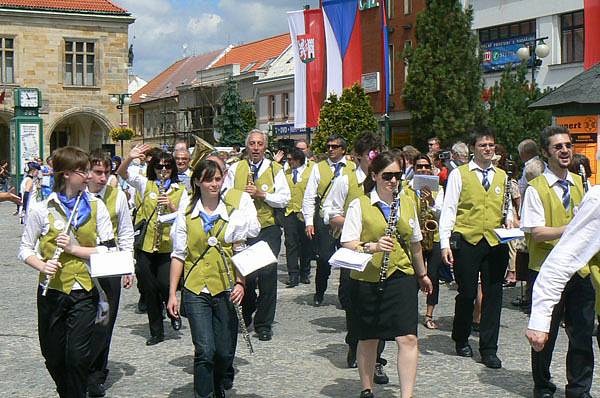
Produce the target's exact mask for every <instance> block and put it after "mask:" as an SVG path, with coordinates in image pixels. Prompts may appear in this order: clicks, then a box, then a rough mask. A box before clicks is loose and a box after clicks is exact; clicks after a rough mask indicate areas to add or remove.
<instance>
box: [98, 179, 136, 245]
mask: <svg viewBox="0 0 600 398" xmlns="http://www.w3.org/2000/svg"><path fill="white" fill-rule="evenodd" d="M115 189H117V203H116V205H115V211H116V212H117V218H118V219H119V225H117V244H118V246H119V250H121V251H128V252H133V223H132V221H131V212H130V211H129V206H128V204H127V197H126V196H125V193H124V192H123V191H121V190H120V189H118V188H115ZM90 194H91V195H94V196H96V197H98V196H99V199H102V201H104V195H106V185H105V186H104V187H103V188H102V189H101V190H100V191H99V192H97V193H91V192H90ZM109 214H110V213H109Z"/></svg>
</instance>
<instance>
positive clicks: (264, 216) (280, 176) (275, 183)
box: [224, 130, 291, 341]
mask: <svg viewBox="0 0 600 398" xmlns="http://www.w3.org/2000/svg"><path fill="white" fill-rule="evenodd" d="M267 145H268V135H267V133H265V132H264V131H261V130H252V131H251V132H250V133H249V134H248V137H246V151H247V154H248V160H247V161H246V160H242V161H239V162H237V163H234V164H233V165H232V166H231V167H230V168H229V170H228V173H227V178H226V180H225V184H224V186H225V188H227V189H228V188H230V187H233V188H235V189H237V190H240V191H244V192H246V193H248V194H250V196H251V197H252V198H253V199H254V205H255V207H256V212H257V213H258V221H259V222H260V226H261V230H260V233H259V234H258V236H257V237H256V238H252V239H249V240H248V244H250V245H252V244H254V243H256V242H258V241H261V240H262V241H265V242H267V243H268V244H269V247H270V248H271V251H272V252H273V254H274V255H275V258H277V257H278V256H279V250H280V248H281V228H280V226H279V225H277V222H276V220H275V209H283V208H285V207H286V206H287V204H288V202H289V201H290V197H291V193H290V188H289V186H288V184H287V182H286V179H285V175H284V173H283V168H282V167H281V165H280V164H279V163H277V162H272V161H271V160H269V159H265V150H266V149H267ZM257 286H258V291H259V296H258V297H257V296H256V287H257ZM276 305H277V264H276V263H274V264H271V265H269V266H267V267H265V268H262V269H260V270H258V271H256V272H255V273H253V274H251V275H248V276H247V277H246V291H245V293H244V301H243V304H242V307H243V310H244V320H245V322H246V325H249V324H250V323H251V322H252V315H253V314H254V313H255V312H256V314H255V315H254V330H256V333H257V334H258V338H259V339H260V340H261V341H268V340H271V338H272V335H273V331H272V325H273V321H274V320H275V308H276Z"/></svg>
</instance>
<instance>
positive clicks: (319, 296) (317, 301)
mask: <svg viewBox="0 0 600 398" xmlns="http://www.w3.org/2000/svg"><path fill="white" fill-rule="evenodd" d="M313 302H314V303H315V307H318V306H320V305H321V304H323V295H322V294H318V293H315V295H314V296H313Z"/></svg>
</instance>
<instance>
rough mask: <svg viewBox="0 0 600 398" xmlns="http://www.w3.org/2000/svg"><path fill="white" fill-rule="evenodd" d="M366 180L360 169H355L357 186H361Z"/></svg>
mask: <svg viewBox="0 0 600 398" xmlns="http://www.w3.org/2000/svg"><path fill="white" fill-rule="evenodd" d="M366 179H367V174H366V173H365V172H364V171H363V170H362V169H361V168H360V167H357V168H356V181H358V183H359V184H362V183H363V182H364V181H365V180H366Z"/></svg>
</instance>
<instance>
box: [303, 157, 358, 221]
mask: <svg viewBox="0 0 600 398" xmlns="http://www.w3.org/2000/svg"><path fill="white" fill-rule="evenodd" d="M319 163H320V162H319ZM319 163H316V164H315V165H314V166H313V168H312V171H311V173H310V177H308V183H307V184H306V191H304V199H303V200H302V215H303V216H304V223H305V224H306V226H307V227H308V226H312V225H313V217H314V215H315V203H316V200H317V189H318V188H319V182H321V173H320V172H319ZM327 163H328V164H329V168H330V169H331V171H332V172H334V173H335V163H334V162H332V161H331V159H329V158H328V159H327ZM337 163H343V164H344V167H348V160H347V159H346V156H342V158H341V159H340V160H339V162H337ZM344 167H342V169H341V170H340V175H343V174H342V173H343V172H344ZM334 183H335V181H333V182H332V183H331V184H332V185H333V184H334ZM330 188H332V187H330ZM329 192H330V193H331V190H330V191H329ZM321 199H323V198H321ZM325 199H326V198H325ZM342 207H343V206H342Z"/></svg>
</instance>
